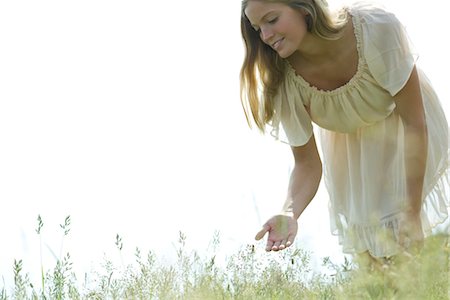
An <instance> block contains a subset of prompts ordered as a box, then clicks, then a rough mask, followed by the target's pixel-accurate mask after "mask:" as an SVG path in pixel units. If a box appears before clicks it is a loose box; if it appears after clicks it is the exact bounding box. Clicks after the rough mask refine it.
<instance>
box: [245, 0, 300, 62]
mask: <svg viewBox="0 0 450 300" xmlns="http://www.w3.org/2000/svg"><path fill="white" fill-rule="evenodd" d="M244 12H245V15H246V16H247V18H248V19H249V21H250V23H251V24H252V27H253V28H254V29H255V30H256V31H258V32H259V35H260V37H261V40H262V41H263V42H264V43H265V44H267V45H269V46H270V47H272V49H274V50H275V51H276V52H277V53H278V55H280V56H281V57H283V58H286V57H288V56H290V55H292V54H293V53H294V52H295V51H296V50H298V49H299V48H300V44H301V42H302V40H303V38H304V36H305V35H306V34H307V32H308V31H307V27H306V22H305V15H306V14H305V13H303V12H300V11H299V10H295V9H293V8H291V7H290V6H288V5H286V4H283V3H273V2H266V1H261V0H250V1H248V4H247V7H246V8H245V11H244Z"/></svg>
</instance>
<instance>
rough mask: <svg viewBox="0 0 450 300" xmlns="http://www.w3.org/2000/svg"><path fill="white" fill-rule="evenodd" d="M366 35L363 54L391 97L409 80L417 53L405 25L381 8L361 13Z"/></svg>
mask: <svg viewBox="0 0 450 300" xmlns="http://www.w3.org/2000/svg"><path fill="white" fill-rule="evenodd" d="M359 15H360V18H361V20H360V22H361V26H362V33H363V53H364V56H365V59H366V62H367V65H368V67H369V70H370V72H371V73H372V76H373V77H374V78H375V80H376V81H377V82H378V84H380V86H381V87H383V88H384V89H386V90H387V91H388V92H389V93H390V94H391V96H394V95H396V94H397V93H398V92H399V91H400V90H401V89H402V88H403V87H404V85H405V84H406V82H407V81H408V79H409V77H410V75H411V72H412V70H413V68H414V65H415V63H416V61H417V58H418V56H417V54H416V53H415V51H414V48H413V46H412V43H411V42H410V40H409V37H408V34H407V32H406V29H405V28H404V26H403V25H402V24H401V23H400V21H399V20H398V19H397V17H396V16H395V15H394V14H392V13H390V12H388V11H386V10H384V9H382V8H373V7H372V8H366V9H364V8H363V9H361V10H360V11H359Z"/></svg>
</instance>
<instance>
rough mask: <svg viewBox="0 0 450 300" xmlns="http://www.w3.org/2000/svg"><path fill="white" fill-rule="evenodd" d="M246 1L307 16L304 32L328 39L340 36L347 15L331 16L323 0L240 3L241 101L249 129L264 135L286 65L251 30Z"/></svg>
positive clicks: (342, 13) (272, 0)
mask: <svg viewBox="0 0 450 300" xmlns="http://www.w3.org/2000/svg"><path fill="white" fill-rule="evenodd" d="M249 1H263V2H271V3H283V4H286V5H288V6H290V7H291V8H294V9H296V10H299V11H300V10H303V11H305V12H306V13H307V16H306V18H305V21H306V25H307V30H308V31H309V32H311V33H312V34H314V35H316V36H318V37H320V38H323V39H327V40H336V39H339V38H340V37H341V36H342V32H343V30H342V29H343V28H344V26H345V24H346V23H347V19H348V17H347V14H346V13H344V11H341V12H340V13H339V14H337V15H336V16H332V15H331V13H330V11H329V10H328V5H327V3H326V2H325V0H243V1H242V8H241V33H242V39H243V41H244V46H245V57H244V62H243V64H242V68H241V72H240V90H241V102H242V106H243V108H244V112H245V116H246V118H247V122H248V124H249V126H250V127H252V121H253V122H254V123H255V124H256V126H257V127H258V128H259V129H260V130H261V131H262V132H264V128H265V125H266V124H267V123H269V122H270V121H271V120H272V117H273V114H274V106H273V98H274V97H275V95H276V93H277V90H278V87H279V86H280V84H281V83H282V82H283V80H284V74H285V68H286V64H285V62H284V59H282V58H281V57H280V56H279V55H278V54H277V53H276V52H275V51H274V50H273V49H272V48H271V47H270V46H269V45H267V44H265V43H264V42H263V41H262V40H261V38H260V36H259V33H258V32H257V31H256V30H255V29H253V27H252V25H251V24H250V21H249V20H248V18H247V16H246V15H245V12H244V11H245V9H246V8H247V4H248V2H249Z"/></svg>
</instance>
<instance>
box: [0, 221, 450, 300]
mask: <svg viewBox="0 0 450 300" xmlns="http://www.w3.org/2000/svg"><path fill="white" fill-rule="evenodd" d="M43 227H44V222H43V220H42V218H41V217H40V216H39V217H38V219H37V227H36V233H37V234H38V235H40V234H41V231H42V230H43ZM60 227H61V228H60V230H61V231H62V235H63V237H66V236H67V235H69V234H70V228H71V219H70V216H68V217H66V218H65V220H64V223H63V224H61V225H60ZM187 240H188V236H187V235H186V234H185V233H183V232H179V237H178V241H176V243H175V245H176V247H175V252H176V260H175V261H174V263H170V264H168V263H167V262H165V261H163V260H161V259H160V258H159V257H158V256H157V255H156V254H155V253H154V252H152V251H149V252H147V253H142V252H141V251H140V249H139V248H138V247H136V248H135V254H134V256H135V257H134V260H133V261H134V263H132V264H130V265H126V266H125V265H115V264H114V263H113V262H112V261H111V260H108V259H105V260H104V261H103V262H102V263H101V267H99V269H98V270H95V271H93V272H92V273H91V274H84V278H77V276H76V274H75V273H74V272H73V266H74V264H76V262H73V261H72V260H71V256H70V252H68V253H66V254H65V255H64V256H63V257H61V258H59V259H58V260H57V262H56V264H55V265H54V266H52V267H51V268H47V269H44V266H43V265H41V270H40V276H39V277H40V282H38V283H36V282H31V280H30V276H29V274H27V273H24V271H23V268H24V266H23V261H22V260H20V258H17V259H16V260H15V261H14V263H13V266H12V272H13V274H14V285H13V286H4V285H3V287H1V286H0V300H6V299H158V300H159V299H186V300H188V299H212V300H213V299H242V300H244V299H245V300H247V299H433V300H435V299H449V296H450V294H449V285H450V279H449V272H450V267H449V253H450V248H449V239H448V235H444V234H437V235H435V236H433V237H430V238H428V239H427V240H426V242H425V245H424V248H423V249H422V251H421V252H420V254H418V255H416V256H405V257H404V259H397V260H393V261H390V262H389V264H386V265H384V266H382V267H380V268H372V267H367V268H362V267H359V266H360V264H359V263H358V262H356V261H351V260H347V259H346V260H345V262H344V263H342V264H335V263H333V262H332V261H331V260H330V259H329V258H327V257H325V258H324V259H323V265H324V267H326V269H327V270H328V272H322V273H318V272H317V271H314V270H313V268H312V266H311V264H310V255H311V253H308V252H306V251H304V250H302V249H301V247H299V245H297V244H294V245H293V246H292V247H290V248H288V249H286V250H284V251H280V252H276V253H274V252H271V253H267V252H265V251H264V250H263V249H264V245H263V242H261V243H260V242H258V243H256V244H252V245H243V246H242V247H241V249H239V251H237V252H236V253H230V254H229V256H227V257H226V259H225V261H223V262H218V260H217V250H218V249H219V247H220V245H221V241H220V233H219V232H217V233H216V234H214V236H213V237H212V239H211V243H210V245H211V247H209V248H208V251H207V252H206V253H207V254H206V255H205V254H199V253H198V252H197V251H192V250H188V247H186V242H187ZM114 242H115V246H116V248H117V251H118V252H119V253H121V252H122V249H123V247H124V243H123V240H122V237H121V236H119V235H116V239H115V241H114Z"/></svg>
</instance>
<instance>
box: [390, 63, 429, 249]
mask: <svg viewBox="0 0 450 300" xmlns="http://www.w3.org/2000/svg"><path fill="white" fill-rule="evenodd" d="M394 100H395V103H396V111H397V112H398V114H399V115H400V117H401V119H402V121H403V125H404V130H405V140H404V143H405V172H406V192H407V199H406V203H405V205H406V207H405V211H404V215H405V219H404V222H405V223H404V224H403V225H402V227H403V228H400V243H401V244H403V245H404V246H406V247H408V246H409V245H408V244H407V242H406V241H405V240H404V239H405V238H406V237H407V238H409V239H410V240H411V241H412V242H422V240H423V233H422V224H421V221H420V211H421V207H422V193H423V180H424V176H425V169H426V162H427V147H428V146H427V143H428V136H427V126H426V120H425V112H424V108H423V102H422V95H421V92H420V84H419V78H418V74H417V70H416V68H415V67H414V69H413V71H412V73H411V77H410V78H409V80H408V82H407V83H406V85H405V86H404V87H403V89H402V90H401V91H400V92H399V93H398V94H397V95H395V96H394Z"/></svg>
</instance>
